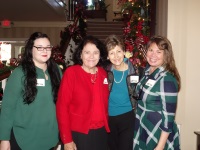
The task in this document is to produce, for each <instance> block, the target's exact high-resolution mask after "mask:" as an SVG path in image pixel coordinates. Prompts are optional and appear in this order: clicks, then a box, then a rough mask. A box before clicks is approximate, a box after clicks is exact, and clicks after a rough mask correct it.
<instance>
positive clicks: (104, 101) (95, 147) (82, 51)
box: [56, 36, 109, 150]
mask: <svg viewBox="0 0 200 150" xmlns="http://www.w3.org/2000/svg"><path fill="white" fill-rule="evenodd" d="M106 53H107V52H106V49H105V46H104V44H103V43H102V42H101V41H99V40H98V39H96V38H95V37H92V36H87V37H86V38H84V40H83V41H82V42H81V43H80V45H79V46H78V47H77V49H76V51H75V53H74V63H75V65H73V66H71V67H69V68H67V70H66V71H65V73H64V75H63V78H62V81H61V86H60V89H59V93H58V101H57V103H56V109H57V110H56V112H57V119H58V126H59V130H60V136H61V140H62V142H63V144H64V150H77V149H78V150H106V149H107V132H109V128H108V121H107V118H108V82H107V74H106V72H105V71H104V69H103V68H101V67H100V66H101V64H102V63H103V62H104V61H105V59H106V56H107V55H106Z"/></svg>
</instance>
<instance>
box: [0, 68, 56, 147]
mask: <svg viewBox="0 0 200 150" xmlns="http://www.w3.org/2000/svg"><path fill="white" fill-rule="evenodd" d="M36 73H37V81H38V79H41V80H42V81H44V84H45V85H44V84H42V85H40V86H38V85H37V90H38V92H37V95H36V98H35V100H34V102H32V103H31V104H29V105H28V104H24V102H23V91H24V85H23V83H24V73H23V71H22V67H18V68H16V69H15V70H14V71H13V73H12V74H11V75H10V77H9V78H8V81H7V84H6V88H5V92H4V95H3V100H2V110H1V115H0V140H9V139H10V133H11V129H12V128H13V132H14V135H15V138H16V141H17V143H18V145H19V146H20V147H21V149H23V150H48V149H50V148H51V147H54V146H55V145H56V144H57V143H58V137H59V136H58V126H57V120H56V112H55V104H54V102H53V94H52V88H51V80H50V76H49V74H48V72H47V71H46V72H45V73H46V74H47V75H48V77H49V79H48V80H45V76H44V72H43V70H42V69H40V68H36ZM40 83H41V82H40Z"/></svg>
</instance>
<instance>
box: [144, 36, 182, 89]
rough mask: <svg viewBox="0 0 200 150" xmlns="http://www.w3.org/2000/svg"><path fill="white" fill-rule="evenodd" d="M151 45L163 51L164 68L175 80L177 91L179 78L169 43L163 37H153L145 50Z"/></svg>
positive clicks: (179, 84)
mask: <svg viewBox="0 0 200 150" xmlns="http://www.w3.org/2000/svg"><path fill="white" fill-rule="evenodd" d="M152 43H155V44H156V45H157V46H158V48H159V49H160V50H164V64H163V65H164V66H165V70H167V71H169V72H170V73H171V74H172V75H173V76H174V77H175V78H176V80H177V83H178V91H180V89H181V77H180V75H179V72H178V69H177V67H176V64H175V59H174V54H173V50H172V45H171V42H170V41H169V40H168V39H167V38H166V37H163V36H153V37H152V38H151V39H150V40H149V42H148V43H147V49H148V48H149V47H150V45H151V44H152Z"/></svg>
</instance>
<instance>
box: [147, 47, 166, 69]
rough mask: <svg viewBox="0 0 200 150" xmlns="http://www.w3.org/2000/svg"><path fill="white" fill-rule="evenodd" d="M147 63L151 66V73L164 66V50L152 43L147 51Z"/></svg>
mask: <svg viewBox="0 0 200 150" xmlns="http://www.w3.org/2000/svg"><path fill="white" fill-rule="evenodd" d="M146 58H147V61H148V63H149V65H150V66H151V72H153V71H154V70H155V69H157V68H158V67H160V66H162V65H163V64H164V50H160V49H159V48H158V46H157V45H156V43H151V45H150V46H149V48H148V50H147V56H146Z"/></svg>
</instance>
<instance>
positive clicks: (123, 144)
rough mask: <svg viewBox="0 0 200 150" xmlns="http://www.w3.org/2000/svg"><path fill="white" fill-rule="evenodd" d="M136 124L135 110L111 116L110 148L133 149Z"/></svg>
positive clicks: (116, 149) (117, 149)
mask: <svg viewBox="0 0 200 150" xmlns="http://www.w3.org/2000/svg"><path fill="white" fill-rule="evenodd" d="M134 124H135V113H134V111H130V112H127V113H124V114H121V115H117V116H109V127H110V131H111V132H110V133H109V135H108V145H109V150H133V136H134Z"/></svg>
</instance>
